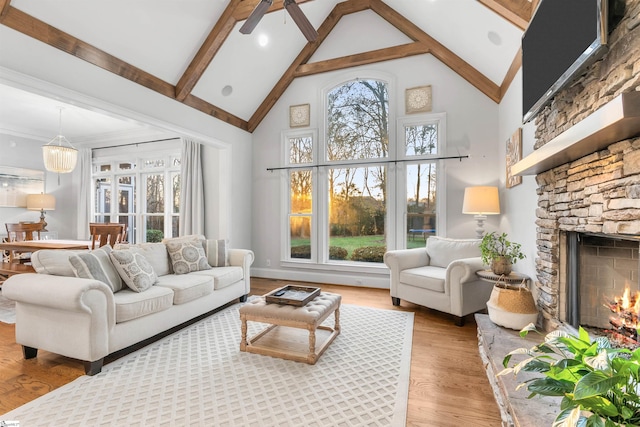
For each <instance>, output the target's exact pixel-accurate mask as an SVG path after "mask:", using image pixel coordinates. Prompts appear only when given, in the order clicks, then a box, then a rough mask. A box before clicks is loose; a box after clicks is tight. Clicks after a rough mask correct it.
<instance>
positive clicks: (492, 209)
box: [462, 187, 500, 215]
mask: <svg viewBox="0 0 640 427" xmlns="http://www.w3.org/2000/svg"><path fill="white" fill-rule="evenodd" d="M462 213H464V214H474V215H498V214H499V213H500V198H499V197H498V187H467V188H465V189H464V200H463V202H462Z"/></svg>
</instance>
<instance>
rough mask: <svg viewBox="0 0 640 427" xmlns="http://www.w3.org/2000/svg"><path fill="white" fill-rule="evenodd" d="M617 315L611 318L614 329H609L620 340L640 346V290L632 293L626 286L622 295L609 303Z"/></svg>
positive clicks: (608, 305) (610, 321)
mask: <svg viewBox="0 0 640 427" xmlns="http://www.w3.org/2000/svg"><path fill="white" fill-rule="evenodd" d="M607 307H609V309H610V310H611V312H612V313H614V314H615V316H611V317H610V318H609V323H610V324H611V326H613V328H614V329H613V330H610V331H607V332H609V333H611V334H612V335H613V338H614V339H615V340H617V341H618V340H619V341H621V342H623V343H626V344H627V345H631V346H633V347H638V346H640V338H639V337H638V327H639V326H640V325H639V324H638V323H639V321H638V319H639V315H640V291H636V292H635V294H631V290H630V289H629V288H628V287H626V288H625V290H624V293H623V294H622V296H620V297H615V298H614V300H613V301H612V302H609V303H608V304H607Z"/></svg>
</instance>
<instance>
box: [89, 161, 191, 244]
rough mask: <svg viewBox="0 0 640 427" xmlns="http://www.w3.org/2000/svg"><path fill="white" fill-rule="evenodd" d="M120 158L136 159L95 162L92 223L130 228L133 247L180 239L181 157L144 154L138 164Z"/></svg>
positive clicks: (129, 235)
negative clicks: (113, 223)
mask: <svg viewBox="0 0 640 427" xmlns="http://www.w3.org/2000/svg"><path fill="white" fill-rule="evenodd" d="M119 157H126V158H129V159H130V158H131V157H132V156H131V155H126V156H124V155H122V156H118V155H111V156H102V157H101V156H97V157H95V158H94V160H93V182H94V197H93V199H92V204H93V218H92V221H95V222H120V223H122V224H127V226H128V230H129V231H128V234H127V235H128V239H129V242H130V243H137V242H159V241H161V240H162V239H163V238H165V237H176V236H177V235H178V221H179V215H180V154H179V153H175V152H166V153H162V152H160V153H148V154H140V155H139V156H138V157H137V158H136V160H135V161H131V160H127V161H123V160H119ZM113 195H115V196H116V197H115V198H114V197H113Z"/></svg>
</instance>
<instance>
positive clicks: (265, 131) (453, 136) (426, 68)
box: [252, 55, 503, 287]
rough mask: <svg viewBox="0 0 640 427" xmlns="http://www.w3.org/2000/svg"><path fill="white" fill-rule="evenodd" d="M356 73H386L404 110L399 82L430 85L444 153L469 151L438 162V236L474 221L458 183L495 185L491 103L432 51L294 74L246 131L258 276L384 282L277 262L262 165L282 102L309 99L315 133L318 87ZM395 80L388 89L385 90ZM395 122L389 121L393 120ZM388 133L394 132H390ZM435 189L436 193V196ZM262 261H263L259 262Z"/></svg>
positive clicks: (274, 221) (277, 196)
mask: <svg viewBox="0 0 640 427" xmlns="http://www.w3.org/2000/svg"><path fill="white" fill-rule="evenodd" d="M356 72H357V73H360V74H361V75H362V77H368V76H369V75H370V74H371V73H384V74H386V75H389V76H391V77H392V79H393V82H392V92H390V110H392V111H393V110H394V109H395V110H396V111H398V112H399V114H403V113H404V92H405V89H406V88H411V87H415V86H422V85H431V86H432V96H433V108H432V111H433V112H434V113H436V112H445V113H446V114H447V118H446V120H447V144H448V151H447V154H448V155H458V154H460V155H469V156H470V158H469V159H464V160H462V161H459V160H447V161H446V181H447V182H446V184H447V194H445V195H444V196H445V197H446V206H447V218H446V221H447V225H446V229H445V230H444V232H443V233H441V234H442V235H446V236H449V237H456V238H463V237H474V236H475V231H474V230H475V222H474V221H473V217H472V216H470V215H463V214H462V213H461V211H462V197H463V192H464V188H465V187H467V186H470V185H498V183H499V180H500V176H501V172H502V171H503V169H501V168H500V162H499V161H498V159H497V155H498V149H497V141H499V135H498V106H497V104H496V103H494V102H493V101H491V100H490V99H489V98H487V97H486V96H485V95H484V94H482V93H481V92H480V91H478V90H477V89H475V88H474V87H473V86H471V85H470V84H469V83H467V82H466V81H465V80H464V79H462V78H461V77H460V76H459V75H458V74H456V73H454V72H453V71H452V70H451V69H449V68H448V67H447V66H445V65H444V64H442V63H441V62H440V61H438V60H437V59H435V58H434V57H432V56H431V55H421V56H415V57H411V58H405V59H401V60H396V61H388V62H383V63H378V64H372V65H369V66H363V67H359V68H354V69H350V70H346V71H336V72H332V73H327V74H322V75H317V76H310V77H305V78H299V79H296V80H295V81H294V82H293V83H292V84H291V86H290V87H289V88H288V89H287V91H286V92H285V93H284V95H283V96H282V97H281V98H280V99H279V101H278V102H277V103H276V104H275V106H274V108H273V109H272V110H271V112H270V113H269V115H268V116H267V117H266V118H265V120H264V121H263V122H262V123H261V124H260V126H259V127H258V128H257V129H256V131H255V132H254V134H253V141H254V142H253V185H252V192H253V212H254V214H253V238H252V242H253V243H252V247H253V250H254V252H255V253H256V262H255V263H254V265H253V267H254V268H253V269H252V270H253V273H254V274H255V275H258V276H261V277H273V278H284V279H290V280H293V279H297V280H309V281H317V280H321V281H324V282H329V283H341V284H354V285H359V284H363V285H365V286H378V287H388V270H387V269H386V268H379V269H378V270H377V271H376V272H373V273H363V272H358V273H345V272H342V271H341V272H336V271H331V270H326V269H325V270H321V271H318V270H311V269H308V270H304V269H302V268H286V267H281V266H280V263H279V261H280V259H281V250H282V249H281V244H282V242H281V239H280V237H281V235H282V232H281V219H280V215H281V212H280V200H281V196H282V194H281V191H280V190H281V189H280V173H278V172H268V171H267V170H266V169H267V168H269V167H278V166H282V165H283V154H282V153H283V150H282V147H281V134H282V132H283V131H286V130H288V129H289V121H288V113H289V106H290V105H295V104H304V103H310V104H311V125H310V127H311V128H312V129H318V131H319V132H318V135H319V138H323V130H322V123H323V122H322V121H323V115H322V103H321V89H322V88H324V87H326V86H327V85H329V84H330V83H337V82H338V81H340V80H341V79H344V80H346V79H349V78H353V76H354V74H356ZM393 87H395V90H394V89H393ZM393 125H394V126H395V123H393ZM391 137H395V133H393V134H392V135H391ZM441 196H442V195H441ZM498 221H499V218H497V217H489V220H488V221H487V223H486V229H488V230H493V229H496V228H497V227H498ZM267 260H269V261H270V264H271V265H270V266H269V267H267Z"/></svg>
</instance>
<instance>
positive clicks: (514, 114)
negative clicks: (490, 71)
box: [498, 70, 538, 278]
mask: <svg viewBox="0 0 640 427" xmlns="http://www.w3.org/2000/svg"><path fill="white" fill-rule="evenodd" d="M499 112H500V113H499V114H500V119H499V128H500V131H499V134H500V136H499V139H498V141H500V143H499V144H498V153H499V154H498V158H499V159H500V169H501V170H505V168H506V151H507V150H506V147H507V141H508V140H509V138H510V137H511V135H512V134H513V133H514V132H515V131H516V130H517V129H518V128H519V127H521V128H522V156H523V157H525V156H527V155H528V154H531V152H532V151H533V144H534V142H535V141H534V132H535V126H534V124H533V123H532V122H531V123H527V124H526V125H524V126H523V125H522V70H521V71H519V72H518V74H517V75H516V77H515V79H514V81H513V83H512V84H511V87H510V88H509V90H508V91H507V93H506V95H505V97H504V98H503V99H502V102H501V103H500V107H499ZM505 182H506V172H505V173H501V174H500V189H501V190H500V203H501V210H502V214H501V215H500V231H501V232H505V233H507V234H508V235H509V240H511V241H514V242H517V243H520V244H521V245H522V249H523V252H524V254H525V255H526V258H525V259H524V260H521V261H518V263H517V264H516V265H515V266H514V270H515V271H518V272H520V273H524V274H526V275H528V276H529V277H531V278H535V271H536V270H535V259H536V256H537V249H536V248H537V247H536V225H535V221H536V209H537V206H538V196H537V194H536V188H537V184H536V180H535V175H531V176H524V177H523V178H522V184H520V185H516V186H515V187H511V188H506V185H505Z"/></svg>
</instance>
